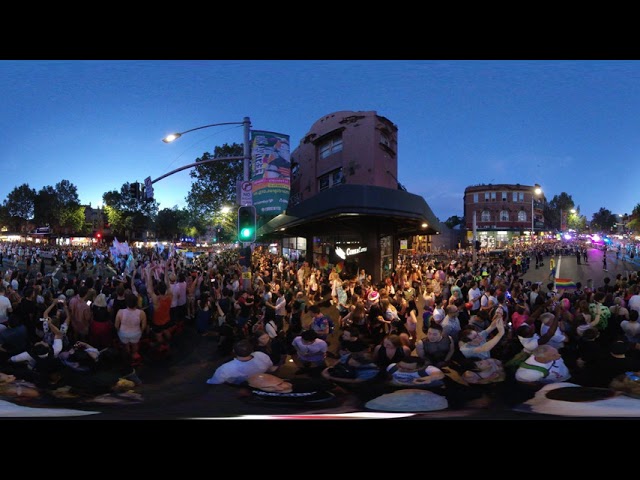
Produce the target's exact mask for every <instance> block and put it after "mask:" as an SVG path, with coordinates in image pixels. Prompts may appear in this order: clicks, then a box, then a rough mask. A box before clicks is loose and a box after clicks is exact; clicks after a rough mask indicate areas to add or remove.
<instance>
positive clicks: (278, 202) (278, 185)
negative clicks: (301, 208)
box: [251, 130, 291, 217]
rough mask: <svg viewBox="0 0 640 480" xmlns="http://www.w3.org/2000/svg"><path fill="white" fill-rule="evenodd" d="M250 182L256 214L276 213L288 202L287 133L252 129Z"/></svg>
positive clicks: (269, 214) (283, 208)
mask: <svg viewBox="0 0 640 480" xmlns="http://www.w3.org/2000/svg"><path fill="white" fill-rule="evenodd" d="M251 185H252V191H253V205H254V206H255V207H256V212H257V213H258V215H266V216H274V217H275V216H276V215H279V214H281V213H282V212H284V211H285V210H286V208H287V205H288V204H289V191H290V189H291V154H290V150H289V135H283V134H281V133H274V132H262V131H258V130H252V131H251Z"/></svg>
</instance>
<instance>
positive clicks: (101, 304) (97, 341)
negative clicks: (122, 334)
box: [88, 293, 116, 350]
mask: <svg viewBox="0 0 640 480" xmlns="http://www.w3.org/2000/svg"><path fill="white" fill-rule="evenodd" d="M91 312H92V318H91V323H90V324H89V342H88V343H89V344H91V345H94V346H95V347H96V348H98V349H100V350H102V349H103V348H107V347H111V346H113V345H114V340H115V334H116V331H115V327H114V325H113V323H112V322H111V315H110V314H109V309H108V307H107V297H106V295H105V294H104V293H99V294H98V295H96V298H95V300H94V301H93V303H92V304H91Z"/></svg>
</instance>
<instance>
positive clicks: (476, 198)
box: [473, 193, 478, 203]
mask: <svg viewBox="0 0 640 480" xmlns="http://www.w3.org/2000/svg"><path fill="white" fill-rule="evenodd" d="M473 203H478V194H477V193H474V194H473Z"/></svg>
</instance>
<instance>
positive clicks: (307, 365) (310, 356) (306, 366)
mask: <svg viewBox="0 0 640 480" xmlns="http://www.w3.org/2000/svg"><path fill="white" fill-rule="evenodd" d="M291 344H292V346H293V348H294V349H295V352H296V353H295V354H294V355H293V356H292V358H293V362H294V363H295V364H296V365H297V366H298V367H300V369H299V370H298V371H297V372H296V373H311V374H315V373H316V371H317V373H318V374H319V373H320V372H321V371H322V370H323V369H324V368H325V367H326V366H327V364H326V363H325V359H326V356H327V348H328V345H327V342H325V341H324V340H322V339H321V338H318V334H317V333H316V332H315V330H312V329H309V330H303V331H302V333H301V334H300V335H299V336H297V337H296V338H294V339H293V342H292V343H291Z"/></svg>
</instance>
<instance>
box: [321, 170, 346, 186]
mask: <svg viewBox="0 0 640 480" xmlns="http://www.w3.org/2000/svg"><path fill="white" fill-rule="evenodd" d="M342 183H344V175H343V173H342V167H341V168H338V169H336V170H333V171H331V172H329V173H325V174H324V175H322V176H321V177H320V178H318V191H322V190H326V189H327V188H331V187H335V186H336V185H340V184H342Z"/></svg>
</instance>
